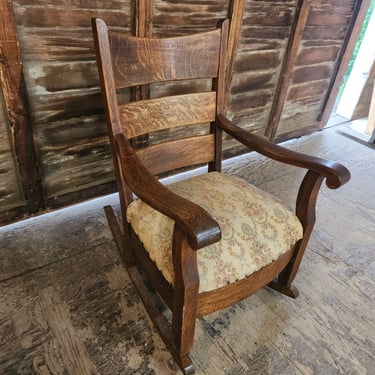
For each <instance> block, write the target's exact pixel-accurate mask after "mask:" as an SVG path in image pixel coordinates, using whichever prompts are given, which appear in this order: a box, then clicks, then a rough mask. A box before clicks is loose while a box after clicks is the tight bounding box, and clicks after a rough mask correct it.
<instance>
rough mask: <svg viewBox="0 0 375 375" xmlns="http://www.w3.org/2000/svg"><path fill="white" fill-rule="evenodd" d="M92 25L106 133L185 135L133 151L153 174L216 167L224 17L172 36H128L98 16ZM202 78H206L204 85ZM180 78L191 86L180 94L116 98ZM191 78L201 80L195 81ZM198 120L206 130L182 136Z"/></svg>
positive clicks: (222, 108) (221, 108)
mask: <svg viewBox="0 0 375 375" xmlns="http://www.w3.org/2000/svg"><path fill="white" fill-rule="evenodd" d="M93 29H94V40H95V44H96V52H97V60H98V66H99V73H100V79H101V85H102V91H103V93H104V99H105V105H106V112H107V119H108V124H109V132H110V136H112V137H113V136H114V135H116V134H118V133H121V132H122V133H124V134H125V136H126V138H127V139H129V140H131V139H132V138H134V137H139V136H142V135H144V134H151V133H153V132H160V131H164V133H168V134H169V133H171V134H177V135H181V134H183V135H184V136H183V138H178V137H177V139H172V140H171V139H168V141H165V142H161V143H157V144H153V145H151V146H149V147H145V148H141V149H138V150H136V152H137V154H138V156H139V158H140V159H141V160H142V162H143V163H144V165H145V166H146V167H147V168H148V169H149V170H150V171H151V172H152V173H153V174H160V173H163V172H167V171H171V170H175V169H178V168H182V167H188V166H192V165H198V164H204V163H208V164H209V168H210V170H213V169H215V170H218V169H220V160H221V133H220V132H219V131H218V130H217V129H216V127H215V125H214V123H215V118H216V116H217V114H220V113H223V112H224V111H225V105H226V103H224V98H225V95H224V79H225V78H224V75H225V55H226V47H227V37H228V20H225V21H223V22H221V23H220V25H219V26H218V27H217V29H215V30H212V31H207V32H201V33H197V34H194V35H190V36H181V37H172V38H140V37H134V36H126V35H123V34H119V33H116V32H112V31H108V29H107V27H106V24H105V23H104V21H102V20H100V19H94V20H93ZM202 79H206V80H205V81H203V82H205V84H203V85H202V84H201V83H202ZM207 79H208V81H207ZM182 80H189V84H188V85H185V86H184V85H180V86H182V87H186V86H188V88H189V89H188V92H186V89H185V93H182V94H181V93H180V94H178V93H176V89H173V90H169V91H173V94H172V95H169V94H168V96H160V97H153V98H151V99H146V100H138V101H132V102H129V103H125V104H124V103H119V102H118V99H117V96H116V95H117V94H116V93H117V91H118V90H119V89H123V88H128V87H137V86H140V85H147V84H159V83H161V82H170V81H182ZM191 80H198V82H201V83H198V84H196V85H194V84H193V83H192V82H191ZM207 82H209V83H208V84H207ZM202 86H203V87H204V89H203V91H202V89H201V88H202ZM169 88H170V87H169ZM194 89H197V90H196V91H195V90H194ZM167 91H168V90H167ZM193 91H194V92H193ZM158 92H163V90H158ZM198 124H205V127H206V129H207V131H206V132H205V133H203V135H197V136H193V137H192V136H188V137H186V134H189V130H188V129H186V128H185V127H186V126H191V125H193V126H194V125H195V127H194V129H196V126H197V125H198ZM177 129H183V130H182V131H178V130H177ZM173 130H174V131H173ZM159 134H160V133H159ZM200 134H202V132H201V133H200ZM162 138H163V137H162Z"/></svg>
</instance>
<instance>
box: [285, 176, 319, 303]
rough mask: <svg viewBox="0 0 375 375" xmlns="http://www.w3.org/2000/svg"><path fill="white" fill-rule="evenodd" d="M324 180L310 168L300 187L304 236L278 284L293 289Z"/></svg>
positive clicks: (299, 205)
mask: <svg viewBox="0 0 375 375" xmlns="http://www.w3.org/2000/svg"><path fill="white" fill-rule="evenodd" d="M323 180H324V177H322V176H321V175H320V174H318V173H316V172H313V171H311V170H309V171H308V172H307V173H306V175H305V177H304V179H303V181H302V183H301V186H300V188H299V191H298V196H297V204H296V215H297V217H298V218H299V220H300V221H301V223H302V226H303V237H302V239H301V240H300V241H299V242H298V243H297V244H296V247H295V252H294V254H293V257H292V259H291V261H290V262H289V263H288V265H287V266H286V267H285V269H284V270H283V271H282V272H281V273H280V275H279V277H278V284H280V286H282V287H284V288H289V289H291V290H292V286H291V284H292V282H293V280H294V278H295V277H296V275H297V271H298V268H299V266H300V264H301V261H302V257H303V254H304V252H305V249H306V246H307V243H308V241H309V239H310V235H311V233H312V230H313V228H314V224H315V208H316V200H317V197H318V193H319V189H320V186H321V184H322V182H323ZM285 294H287V293H285ZM297 295H298V293H297ZM297 295H295V296H293V295H291V297H296V296H297Z"/></svg>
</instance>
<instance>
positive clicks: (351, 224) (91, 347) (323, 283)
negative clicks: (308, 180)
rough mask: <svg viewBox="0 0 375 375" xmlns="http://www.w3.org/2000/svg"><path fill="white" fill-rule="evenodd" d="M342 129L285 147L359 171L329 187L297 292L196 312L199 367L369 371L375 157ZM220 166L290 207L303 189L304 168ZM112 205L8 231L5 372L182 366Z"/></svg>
mask: <svg viewBox="0 0 375 375" xmlns="http://www.w3.org/2000/svg"><path fill="white" fill-rule="evenodd" d="M343 129H345V126H338V127H335V128H330V129H325V130H323V131H321V132H316V133H314V134H312V135H311V136H310V137H302V138H299V139H295V140H291V141H288V142H287V143H286V146H287V147H288V148H290V149H293V150H296V151H299V152H309V153H315V154H319V155H320V156H321V157H324V158H331V159H332V158H333V159H336V160H340V161H342V162H344V161H345V163H347V164H348V166H349V167H350V170H351V171H352V172H353V175H355V176H356V178H353V179H352V181H351V182H350V183H348V184H347V185H345V186H344V187H343V188H342V189H340V190H339V191H331V190H329V189H325V188H324V186H323V188H322V190H321V192H320V193H319V198H318V210H317V224H316V227H315V230H314V232H313V234H312V236H311V239H310V242H309V245H308V248H307V250H306V253H305V255H304V259H303V261H302V264H301V268H300V271H299V273H298V275H297V278H296V280H295V282H294V283H295V285H296V286H297V287H298V289H299V291H300V296H299V298H298V299H297V300H293V299H290V298H284V297H282V296H280V295H278V294H277V293H275V292H274V291H273V290H271V289H270V288H263V289H261V290H259V291H258V292H257V293H256V294H255V295H253V296H252V297H251V298H248V299H246V300H244V301H242V302H240V303H238V304H236V305H233V306H231V307H230V308H227V309H225V310H222V311H219V312H216V313H213V314H210V315H206V316H203V317H201V318H199V319H197V321H196V327H195V330H196V335H195V342H194V346H193V349H192V351H191V358H192V360H193V363H194V365H195V367H196V373H197V374H199V375H212V374H223V373H225V374H228V375H229V374H231V375H232V374H233V375H234V374H236V375H238V374H246V372H247V373H248V374H252V375H264V374H267V373H268V374H287V375H289V374H304V373H311V374H314V373H324V374H335V373H340V371H341V372H344V373H345V372H346V373H352V374H365V373H366V372H367V373H369V374H371V372H372V369H373V353H374V351H375V335H374V332H375V320H374V318H375V317H374V316H373V311H374V309H375V279H374V271H375V268H374V267H375V253H374V251H373V250H374V245H373V235H372V233H373V229H374V225H375V221H374V215H373V210H374V208H375V202H374V200H373V199H372V198H373V186H374V184H375V169H374V168H373V166H374V163H375V153H374V152H373V149H371V148H370V147H367V146H365V145H363V144H360V143H358V142H353V141H352V140H351V139H349V138H348V137H344V136H343V135H342V134H340V131H342V130H343ZM223 171H225V172H226V173H231V174H235V175H237V176H239V177H242V178H246V180H248V181H249V182H252V183H254V184H256V185H257V186H258V187H259V188H262V189H264V190H267V191H269V192H271V193H273V194H276V195H277V196H278V197H279V198H280V199H283V200H284V201H285V202H286V203H287V204H288V205H293V201H294V197H295V193H296V188H297V186H294V187H293V186H291V184H290V181H291V180H295V181H297V180H300V178H302V175H301V173H300V172H301V171H300V170H299V169H295V168H291V169H289V168H288V167H284V166H283V165H281V164H279V163H273V162H272V161H270V160H269V159H267V158H265V157H262V156H260V155H257V154H256V153H251V154H246V155H243V156H241V157H236V158H234V159H231V160H227V161H225V162H224V165H223ZM179 177H180V176H179ZM364 182H365V184H364ZM109 204H110V205H112V206H113V207H114V209H115V212H116V213H118V211H119V203H118V196H117V194H112V195H111V196H108V197H105V198H100V199H97V200H93V201H91V202H86V203H84V204H80V205H75V206H71V207H68V208H66V209H64V210H63V211H56V212H50V213H49V214H48V215H42V216H39V217H35V218H32V219H31V220H27V221H23V222H20V223H15V224H14V225H12V226H8V227H2V228H0V249H1V254H0V258H1V259H0V305H1V309H0V345H1V360H0V363H1V364H0V373H2V374H21V373H24V374H30V373H36V374H38V373H39V374H44V373H47V374H50V373H53V374H55V373H63V372H64V371H65V372H66V373H69V374H72V375H75V374H77V375H82V372H81V373H80V374H78V373H76V372H75V370H74V369H73V368H72V363H74V364H75V365H76V366H77V368H79V369H82V367H83V363H85V364H87V363H91V365H92V366H93V369H92V367H91V368H90V369H91V370H92V371H91V373H89V374H92V373H94V374H110V375H112V374H119V373H121V374H127V373H132V372H133V373H134V372H135V373H139V374H147V373H152V372H154V373H155V374H162V375H178V374H179V373H180V372H179V370H178V368H177V366H176V365H175V364H174V361H172V359H173V357H172V356H171V355H170V354H169V353H168V351H167V349H166V346H165V345H164V344H163V342H162V340H161V339H160V337H159V335H158V333H157V332H156V330H155V329H154V328H153V325H152V322H151V321H150V320H149V319H148V315H147V313H146V311H145V310H144V308H143V305H142V303H141V302H140V299H139V297H138V295H137V292H136V289H135V288H134V286H133V284H132V282H131V280H130V279H129V276H128V274H127V272H126V270H125V267H124V266H123V264H122V261H121V258H120V256H119V255H118V253H117V250H116V248H115V243H114V241H113V238H112V236H111V233H110V231H109V228H108V226H107V223H106V220H105V215H104V212H103V209H102V207H103V205H109ZM336 217H340V218H341V219H340V220H339V225H338V220H337V219H336ZM30 253H32V254H33V256H32V257H30ZM311 280H314V282H311ZM47 303H48V306H46V304H47ZM158 306H159V305H158ZM15 307H16V308H15ZM59 311H60V313H59ZM67 312H69V313H67ZM50 314H53V315H50ZM166 329H167V332H168V329H169V327H168V326H167V327H166ZM68 333H69V335H67V334H68ZM63 338H64V339H67V340H64V342H61V341H59V340H61V339H63ZM70 348H71V349H73V348H75V349H78V352H79V353H80V355H81V357H80V360H81V363H78V362H76V359H75V358H74V357H71V356H70V354H71V353H72V352H71V351H70ZM354 352H355V353H356V355H355V356H353V355H352V354H353V353H354ZM333 359H335V360H333ZM337 359H340V360H339V361H338V360H337ZM343 366H345V367H343ZM84 368H87V367H84ZM224 369H225V370H224Z"/></svg>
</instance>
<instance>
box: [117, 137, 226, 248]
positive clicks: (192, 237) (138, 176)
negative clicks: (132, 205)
mask: <svg viewBox="0 0 375 375" xmlns="http://www.w3.org/2000/svg"><path fill="white" fill-rule="evenodd" d="M114 140H115V145H116V147H117V151H118V153H119V155H120V157H121V171H122V175H123V176H124V178H125V182H126V184H127V185H128V186H129V187H130V188H131V189H132V190H133V191H134V193H135V194H136V195H137V196H138V197H139V198H140V199H142V200H143V201H144V202H146V203H147V204H148V205H150V206H151V207H152V208H154V209H155V210H158V211H159V212H161V213H163V214H164V215H166V216H168V217H170V218H171V219H172V220H174V221H175V222H176V223H177V224H178V225H179V226H180V227H181V228H182V230H183V231H185V232H186V233H187V235H188V241H189V245H190V246H191V248H192V249H194V250H198V249H200V248H202V247H205V246H207V245H210V244H213V243H215V242H217V241H219V240H220V238H221V230H220V227H219V224H218V223H217V222H216V221H215V220H214V219H213V218H212V217H211V216H210V215H209V214H208V213H207V211H205V210H204V209H203V208H202V207H200V206H198V205H197V204H195V203H193V202H191V201H189V200H187V199H185V198H182V197H181V196H179V195H177V194H175V193H173V192H172V191H171V190H169V189H168V188H167V187H166V186H164V185H162V184H161V183H160V182H159V181H158V180H157V179H156V178H155V177H154V176H153V175H152V174H151V173H150V172H149V171H148V170H147V169H146V167H145V166H144V165H143V163H142V162H141V161H140V159H139V158H138V156H137V155H136V153H135V152H134V150H133V149H132V148H131V147H130V145H129V142H128V140H127V139H126V137H125V136H124V134H122V133H119V134H116V135H115V136H114Z"/></svg>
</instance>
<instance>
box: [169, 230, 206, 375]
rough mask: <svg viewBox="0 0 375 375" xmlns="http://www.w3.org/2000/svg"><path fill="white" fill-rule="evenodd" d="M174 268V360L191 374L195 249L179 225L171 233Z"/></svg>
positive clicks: (196, 276)
mask: <svg viewBox="0 0 375 375" xmlns="http://www.w3.org/2000/svg"><path fill="white" fill-rule="evenodd" d="M173 268H174V286H173V312H172V336H173V341H174V345H175V350H176V354H177V356H178V358H175V360H176V362H177V364H178V365H179V366H180V368H181V370H182V371H183V372H184V373H185V374H192V373H193V372H194V368H193V365H192V362H191V359H190V357H189V352H190V349H191V347H192V345H193V342H194V331H195V322H196V316H197V307H198V293H199V274H198V265H197V252H196V251H195V250H192V249H191V247H190V246H189V243H188V241H187V238H186V234H185V233H184V232H183V231H182V230H181V229H180V228H179V226H178V225H175V228H174V233H173Z"/></svg>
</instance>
